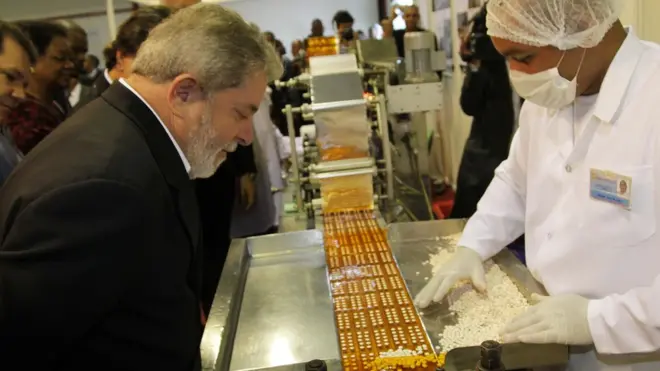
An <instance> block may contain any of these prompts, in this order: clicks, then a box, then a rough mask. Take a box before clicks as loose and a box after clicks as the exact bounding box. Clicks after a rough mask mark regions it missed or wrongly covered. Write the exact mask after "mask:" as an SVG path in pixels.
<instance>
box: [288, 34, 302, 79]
mask: <svg viewBox="0 0 660 371" xmlns="http://www.w3.org/2000/svg"><path fill="white" fill-rule="evenodd" d="M304 47H305V45H304V42H303V41H302V40H293V42H292V43H291V61H292V62H293V71H292V72H291V77H298V76H299V75H300V74H301V73H302V71H303V70H304V69H305V48H304Z"/></svg>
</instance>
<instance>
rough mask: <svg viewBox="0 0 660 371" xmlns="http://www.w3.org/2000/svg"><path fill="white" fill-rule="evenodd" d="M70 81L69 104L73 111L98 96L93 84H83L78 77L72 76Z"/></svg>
mask: <svg viewBox="0 0 660 371" xmlns="http://www.w3.org/2000/svg"><path fill="white" fill-rule="evenodd" d="M69 81H70V82H69V89H68V92H69V106H71V109H72V112H75V111H77V110H78V109H79V108H80V107H82V106H84V105H85V104H86V103H87V102H90V101H92V100H94V98H96V97H97V95H96V90H95V89H94V86H93V85H85V84H82V83H80V80H79V79H77V78H72V79H71V80H69Z"/></svg>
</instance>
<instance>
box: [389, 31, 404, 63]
mask: <svg viewBox="0 0 660 371" xmlns="http://www.w3.org/2000/svg"><path fill="white" fill-rule="evenodd" d="M404 34H405V31H403V30H395V31H394V32H393V33H392V37H393V38H394V43H395V44H396V51H397V52H398V53H399V58H403V57H405V48H404V45H403V37H404Z"/></svg>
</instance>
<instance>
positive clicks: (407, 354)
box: [380, 346, 425, 358]
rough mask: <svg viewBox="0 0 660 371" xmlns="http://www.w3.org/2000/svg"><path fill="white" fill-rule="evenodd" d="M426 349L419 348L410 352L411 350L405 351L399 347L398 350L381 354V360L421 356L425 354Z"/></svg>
mask: <svg viewBox="0 0 660 371" xmlns="http://www.w3.org/2000/svg"><path fill="white" fill-rule="evenodd" d="M424 350H425V349H424V347H422V346H419V347H417V348H416V349H415V350H410V349H404V348H403V347H399V348H398V349H396V350H392V349H390V350H388V351H387V352H381V353H380V358H399V357H412V356H419V355H422V354H424Z"/></svg>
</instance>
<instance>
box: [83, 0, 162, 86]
mask: <svg viewBox="0 0 660 371" xmlns="http://www.w3.org/2000/svg"><path fill="white" fill-rule="evenodd" d="M171 13H172V11H171V10H170V9H169V8H168V7H165V6H148V7H141V8H139V9H137V10H136V11H134V12H133V14H131V16H130V17H129V18H128V19H127V20H126V21H124V23H122V24H121V26H119V29H118V31H117V38H116V39H115V40H114V41H113V42H112V43H111V44H109V45H108V46H106V48H105V49H104V50H103V56H104V57H105V61H106V70H105V71H104V73H103V74H102V75H99V77H98V78H97V79H96V81H95V82H94V87H95V89H96V94H97V95H101V94H102V93H103V92H104V91H105V89H107V88H108V87H109V86H110V84H112V82H113V81H115V80H117V79H120V78H122V77H127V76H128V75H130V74H131V71H132V65H133V60H134V59H135V55H136V54H137V51H138V49H139V48H140V45H142V43H143V42H144V40H146V39H147V36H148V35H149V32H150V31H151V30H152V29H153V28H154V27H156V26H157V25H158V24H159V23H160V22H162V21H163V20H165V19H166V18H167V17H169V16H170V14H171Z"/></svg>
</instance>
